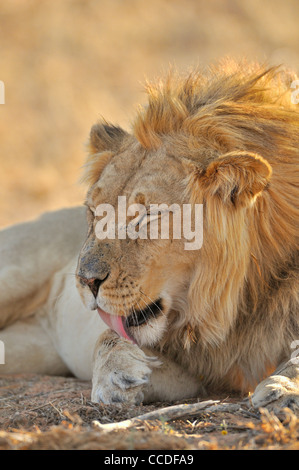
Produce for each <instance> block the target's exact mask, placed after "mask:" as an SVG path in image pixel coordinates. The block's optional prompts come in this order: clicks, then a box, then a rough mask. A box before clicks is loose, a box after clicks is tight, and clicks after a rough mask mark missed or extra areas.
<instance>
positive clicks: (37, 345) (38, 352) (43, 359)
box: [0, 316, 68, 375]
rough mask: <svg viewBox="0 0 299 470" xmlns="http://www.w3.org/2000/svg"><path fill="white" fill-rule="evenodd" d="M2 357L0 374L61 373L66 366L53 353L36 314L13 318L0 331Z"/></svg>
mask: <svg viewBox="0 0 299 470" xmlns="http://www.w3.org/2000/svg"><path fill="white" fill-rule="evenodd" d="M0 340H1V342H2V346H3V345H4V360H5V363H4V364H1V362H3V360H1V361H0V374H21V373H33V374H46V375H65V374H66V373H67V372H68V369H67V367H66V366H65V364H64V363H63V362H62V360H61V358H60V357H59V355H58V354H57V352H56V350H55V348H54V347H53V344H52V342H51V339H50V337H49V336H48V334H47V333H46V331H45V330H44V329H43V328H42V326H41V325H40V323H39V319H38V317H36V316H35V317H30V318H27V319H24V320H19V321H16V322H15V323H14V324H13V325H10V326H8V327H7V328H4V329H3V330H1V331H0Z"/></svg>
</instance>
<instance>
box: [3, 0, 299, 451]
mask: <svg viewBox="0 0 299 470" xmlns="http://www.w3.org/2000/svg"><path fill="white" fill-rule="evenodd" d="M298 20H299V2H298V0H285V1H281V0H245V1H244V0H212V1H209V2H207V1H205V0H187V2H186V1H184V2H183V1H181V0H171V1H170V0H151V1H150V2H148V1H147V0H98V1H96V0H64V1H63V2H62V1H61V0H44V1H43V2H41V1H39V0H10V1H5V2H2V3H1V5H0V25H1V27H0V44H1V55H0V80H2V81H3V82H4V83H5V99H6V103H5V105H0V114H1V124H0V170H1V171H0V226H5V225H7V224H10V223H14V222H18V221H22V220H25V219H29V218H32V217H34V216H36V215H38V214H39V213H41V212H43V211H44V210H51V209H55V208H59V207H63V206H66V205H74V204H78V203H81V201H82V198H83V194H84V188H82V187H80V186H79V185H78V184H77V181H78V178H79V175H80V167H81V165H82V164H83V161H84V142H85V140H86V137H87V135H88V132H89V128H90V126H91V125H92V124H93V123H94V122H95V121H96V120H97V119H98V118H99V117H100V116H104V117H105V118H106V119H107V120H109V121H112V122H114V123H118V124H120V125H122V126H124V127H125V128H128V127H129V126H130V120H131V116H132V115H133V113H134V110H135V108H136V106H137V104H138V103H140V102H143V100H144V95H143V90H142V84H143V82H144V79H145V77H155V76H157V75H159V74H160V73H161V72H163V71H165V70H166V69H167V68H168V65H169V64H176V66H177V67H178V68H179V69H184V68H186V67H190V66H192V65H194V64H195V65H197V64H203V65H205V64H207V63H209V62H210V61H213V60H216V59H217V58H219V57H222V56H223V55H232V56H235V57H244V56H246V57H248V58H249V59H258V60H262V61H268V62H269V63H271V64H272V63H276V64H277V63H286V64H287V65H288V66H290V67H292V68H295V69H297V71H298V63H299V61H298V59H299V49H298V44H299V28H298ZM0 372H1V369H0ZM89 397H90V384H89V383H84V382H80V381H79V380H76V379H74V378H61V377H60V378H59V377H58V378H49V377H37V376H29V377H28V376H27V377H26V376H15V377H3V376H2V377H0V428H1V431H0V449H48V448H51V449H89V448H90V449H216V448H217V449H219V448H221V449H256V448H258V449H264V448H267V449H272V448H273V449H284V448H297V449H298V434H299V421H298V419H297V418H296V417H295V416H294V415H293V414H292V413H290V412H286V414H284V415H283V416H282V417H281V420H279V419H278V418H277V417H274V416H272V415H269V414H267V412H265V411H264V412H262V414H259V413H256V412H254V413H253V412H252V410H250V409H249V410H247V414H246V411H244V410H243V411H242V412H240V410H238V411H236V412H234V413H233V412H223V413H219V412H218V413H211V412H210V413H205V412H202V413H199V414H198V416H196V417H194V416H193V417H192V418H191V417H190V419H188V417H186V419H184V420H175V421H171V422H165V421H163V420H162V421H158V422H157V421H155V422H144V423H142V424H140V426H138V427H136V429H134V430H127V431H109V432H108V431H107V432H103V431H102V430H100V429H97V428H95V427H94V426H93V424H92V422H93V420H99V421H101V422H102V423H105V422H115V421H120V420H122V419H126V418H130V417H133V416H136V415H139V414H142V413H144V412H145V411H150V410H152V409H154V408H156V407H157V406H162V404H157V405H156V406H152V407H142V406H141V407H137V408H136V407H135V408H130V407H129V408H126V409H123V408H117V407H115V406H114V407H112V406H100V405H94V404H92V403H91V402H90V401H89ZM222 398H224V397H222ZM225 401H226V403H237V399H236V398H235V399H233V398H231V399H226V400H225ZM163 405H165V404H163Z"/></svg>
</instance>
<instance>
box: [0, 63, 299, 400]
mask: <svg viewBox="0 0 299 470" xmlns="http://www.w3.org/2000/svg"><path fill="white" fill-rule="evenodd" d="M295 78H296V77H295V75H292V74H289V73H280V72H278V71H277V70H274V69H271V70H270V71H268V72H266V71H265V70H264V69H263V68H261V67H259V66H252V67H249V66H243V67H242V66H241V67H239V66H236V65H235V64H232V63H228V64H227V63H226V64H222V66H220V67H218V68H216V69H212V70H211V71H210V72H209V73H207V74H206V75H200V74H198V73H196V74H191V75H190V76H189V77H187V79H179V80H176V79H173V78H170V79H169V80H168V81H167V82H166V84H164V85H163V86H156V87H155V86H152V87H149V90H148V91H149V105H148V107H147V108H146V109H145V110H144V111H143V112H141V113H140V114H139V115H138V117H137V119H136V121H135V124H134V135H133V136H132V135H129V134H127V133H125V132H124V131H122V130H120V129H119V128H116V127H110V128H109V127H108V126H106V125H104V126H103V125H102V126H99V127H95V128H93V131H92V133H91V144H90V150H91V156H90V157H89V159H88V162H87V170H86V175H85V179H86V181H87V182H88V183H89V184H90V186H91V187H90V190H89V192H88V197H87V204H88V206H89V207H91V209H92V210H93V211H94V208H95V207H96V206H97V205H98V204H100V203H101V202H110V203H111V204H112V205H114V206H115V204H116V200H117V196H118V195H120V193H121V194H125V195H126V196H127V197H128V198H129V201H130V202H140V201H141V200H142V201H143V200H150V202H158V203H160V202H167V203H169V204H170V203H172V202H173V203H174V202H177V200H178V201H179V202H180V203H181V204H184V203H187V202H188V201H191V203H192V204H195V203H202V204H204V210H205V212H204V243H203V247H202V249H201V250H199V251H198V252H196V253H189V252H183V251H182V249H181V245H179V243H177V244H176V243H173V244H171V245H170V244H169V243H168V242H166V241H165V240H160V242H159V243H160V245H158V244H157V242H156V243H153V244H151V245H149V244H147V245H145V244H144V245H138V243H135V241H134V244H133V242H132V243H131V242H130V243H125V242H124V241H119V240H118V241H113V242H111V243H108V244H107V243H106V244H105V245H103V244H102V245H100V244H99V242H98V241H97V240H96V238H95V237H94V234H93V232H92V230H91V227H92V226H93V224H94V222H93V221H92V220H90V222H89V224H90V231H89V234H88V237H87V241H86V242H85V244H84V247H83V249H82V252H81V256H80V257H79V264H78V268H77V288H78V290H77V289H76V286H75V270H76V264H77V258H78V254H79V251H80V248H81V245H83V242H84V231H85V230H86V229H85V228H84V214H83V211H82V209H80V208H78V209H74V211H77V212H73V213H72V211H71V212H69V213H65V218H64V223H63V227H61V226H60V224H59V220H60V218H61V214H60V213H56V214H53V215H52V217H53V220H52V228H53V230H54V232H55V230H56V227H57V226H59V227H58V230H59V234H60V235H59V236H58V237H56V238H55V237H54V236H53V235H51V234H50V235H49V237H50V239H51V240H52V243H51V244H50V245H47V243H44V241H43V240H42V238H43V234H44V233H46V231H47V227H46V224H47V222H46V221H44V222H43V223H41V222H40V223H39V225H38V224H37V225H36V227H35V226H31V228H30V227H29V228H28V234H29V237H30V236H33V234H34V236H35V237H36V240H35V241H34V242H32V243H31V244H30V243H29V246H31V248H30V249H29V250H28V252H27V251H26V250H25V253H24V257H23V259H24V263H23V265H21V264H20V261H19V259H20V257H21V258H22V250H21V248H18V247H17V248H15V247H16V246H17V244H18V237H19V233H18V229H17V228H12V229H10V230H12V231H13V232H12V233H13V237H14V238H15V241H14V243H13V244H10V239H11V234H10V233H8V232H7V234H6V235H5V234H4V235H3V238H4V239H2V240H1V239H0V241H1V246H2V247H4V248H3V250H4V252H5V253H6V258H7V259H6V264H4V265H2V266H1V270H2V271H1V276H2V273H3V276H2V277H1V278H3V283H2V285H1V286H0V291H1V289H2V291H3V294H1V301H0V327H2V328H3V327H6V328H4V330H2V331H1V333H2V336H1V335H0V338H1V339H2V337H3V338H4V343H5V341H7V342H8V341H10V347H9V348H6V350H7V364H6V365H5V366H0V372H1V371H2V370H3V371H4V372H8V373H9V372H14V371H22V370H26V371H29V370H31V369H38V371H39V372H40V371H42V372H44V373H56V372H57V369H58V370H61V371H63V370H64V369H65V370H71V371H72V372H73V373H74V374H75V375H77V376H78V377H81V378H86V379H88V378H90V377H91V375H92V373H93V381H94V388H95V389H96V390H101V391H100V392H97V391H95V392H94V398H95V400H98V399H102V400H103V401H107V402H108V401H109V393H110V395H111V396H112V395H113V393H114V392H113V390H112V388H113V387H114V386H116V385H115V384H114V385H113V387H112V385H111V383H110V382H111V381H110V382H109V384H108V382H107V380H106V377H108V376H109V377H110V375H109V374H110V372H111V367H112V365H111V364H113V361H112V360H111V357H110V356H109V357H110V359H109V361H108V359H107V361H108V362H107V363H109V364H110V366H109V367H110V369H109V368H108V369H109V370H108V369H107V363H106V362H105V359H103V358H105V357H106V355H107V354H108V355H109V354H110V349H109V348H108V346H109V347H112V346H113V347H115V344H116V340H115V336H114V334H112V337H111V338H112V339H111V338H110V339H109V341H108V340H107V337H106V336H105V335H107V332H106V333H104V337H103V338H104V339H102V340H101V341H100V343H99V344H100V346H96V350H97V348H100V350H101V351H102V353H101V359H99V358H98V355H97V353H96V354H95V359H94V361H95V363H94V366H93V367H94V369H93V372H92V363H91V362H92V361H91V356H92V351H93V349H94V347H95V343H96V342H97V339H98V336H99V335H100V334H101V333H102V332H103V331H105V330H106V327H105V325H104V323H103V322H102V321H101V320H100V318H99V317H98V316H97V315H96V314H95V313H91V312H89V308H88V305H94V302H95V300H94V298H93V296H92V295H91V292H90V290H89V289H88V286H87V284H88V282H89V280H90V279H94V278H95V277H98V273H99V272H100V273H101V276H102V277H101V276H100V279H102V278H105V279H107V277H108V280H105V283H104V284H103V285H101V288H100V289H99V293H98V294H97V293H96V296H95V297H96V300H97V302H98V304H97V306H98V307H99V308H102V309H103V308H104V309H106V310H107V309H108V310H107V311H108V312H109V314H112V315H113V314H114V315H115V314H116V315H123V316H125V315H127V316H128V315H129V313H128V312H129V311H130V310H131V308H133V309H134V308H137V305H138V309H140V308H141V307H140V303H141V306H142V308H144V307H143V305H146V300H145V299H144V298H143V297H140V292H145V293H146V295H147V298H148V299H150V300H151V301H152V300H155V299H158V298H162V300H163V302H164V303H163V311H164V316H160V317H158V319H157V320H155V321H152V324H151V325H146V326H145V327H141V328H140V329H138V327H137V328H136V327H135V329H134V328H132V329H131V331H133V333H132V334H133V336H134V335H135V337H136V339H137V342H138V344H139V345H140V347H141V348H142V349H143V350H145V351H147V354H148V355H149V356H151V355H158V356H159V357H160V359H161V362H163V363H164V364H166V365H164V366H162V367H161V366H160V367H156V366H155V365H152V366H151V367H150V366H149V363H148V362H146V361H149V357H148V356H147V357H146V358H143V359H142V358H141V357H139V356H138V354H139V353H138V354H137V349H136V348H138V347H137V346H136V345H133V346H132V345H129V342H127V340H123V339H121V338H120V339H119V341H120V342H121V341H122V342H123V343H122V346H123V344H124V349H125V348H126V347H127V348H133V352H134V351H135V352H136V355H137V356H138V357H139V358H138V361H137V359H136V364H135V365H134V364H133V365H132V371H131V372H132V375H133V376H138V374H141V375H142V373H141V372H142V371H141V369H140V367H139V366H140V364H141V363H142V364H144V365H143V367H144V370H146V371H148V370H152V369H153V370H154V372H153V374H152V379H151V385H150V386H149V388H148V391H144V394H145V396H146V398H147V399H148V400H151V399H156V398H161V397H162V398H169V399H171V398H179V397H184V396H194V395H196V394H198V393H200V391H202V385H203V386H204V389H205V390H213V391H215V390H216V391H217V390H224V389H225V390H227V391H229V390H239V391H242V392H247V391H248V390H252V389H253V388H254V387H255V386H256V385H257V383H258V382H260V381H261V380H262V379H265V378H266V377H267V376H268V375H269V373H272V372H273V371H274V370H275V369H276V368H277V367H278V366H279V365H280V364H281V363H286V362H287V361H289V359H290V357H291V353H292V342H293V341H294V340H298V339H299V271H298V266H299V257H298V253H299V145H298V139H299V110H298V108H296V105H294V104H292V102H291V92H292V89H291V87H290V85H291V82H292V81H293V80H294V79H295ZM162 175H163V176H162ZM183 184H184V185H185V188H184V187H183ZM140 195H141V196H140ZM138 198H139V199H138ZM155 198H156V199H155ZM74 214H75V217H74ZM90 217H92V216H90ZM68 218H69V220H70V222H69V220H68ZM55 224H57V225H55ZM66 227H68V228H66ZM26 230H27V229H26ZM70 230H71V232H73V233H74V236H73V235H72V234H71V233H70ZM28 234H27V235H26V236H25V239H27V241H28ZM5 237H6V238H5ZM9 244H10V246H9ZM67 246H68V248H66V247H67ZM153 246H154V248H153ZM136 247H137V248H136ZM99 250H101V256H100V258H101V261H100V262H99V258H98V256H99V255H98V253H99ZM136 250H137V251H136ZM14 252H15V253H16V254H17V256H16V257H15V259H13V256H15V255H13V253H14ZM96 253H97V254H96ZM87 258H88V261H86V259H87ZM32 260H34V261H32ZM55 260H56V261H55ZM97 263H98V264H97ZM40 264H41V265H40ZM95 265H96V268H95ZM14 269H17V275H15V272H14ZM95 269H96V271H95ZM105 270H106V271H107V273H108V274H107V273H106V271H105ZM26 272H27V273H29V276H30V282H29V283H28V289H27V293H26V280H27V278H28V274H26ZM106 274H107V275H106ZM78 280H79V281H78ZM82 280H84V282H83V281H82ZM87 281H88V282H87ZM130 282H131V288H130ZM101 283H102V281H101ZM14 285H15V286H16V287H15V286H14ZM11 286H12V287H13V289H11ZM19 286H22V288H21V289H20V290H18V289H17V287H19ZM29 286H30V288H29ZM141 288H142V289H141ZM22 289H23V291H24V293H22V294H20V292H21V291H22ZM2 291H1V292H2ZM23 291H22V292H23ZM78 291H79V292H78ZM97 292H98V291H97ZM111 292H112V293H113V295H112V294H111ZM79 293H80V294H81V298H82V300H83V301H84V303H85V305H87V307H84V306H83V304H82V301H81V299H80V296H79ZM93 294H94V292H93ZM26 295H27V296H26ZM97 295H98V296H99V297H97ZM125 298H126V299H127V300H123V299H125ZM3 299H4V300H3ZM24 299H25V300H24ZM30 299H31V300H30ZM115 299H116V300H115ZM128 299H129V300H128ZM138 302H139V303H138ZM154 304H155V302H154ZM151 305H153V304H151ZM134 306H135V307H134ZM93 308H95V307H93ZM141 310H142V309H141ZM120 312H121V313H120ZM30 315H31V317H30ZM24 318H29V319H28V320H27V319H25V320H24ZM24 321H25V322H28V321H29V323H30V322H33V323H34V324H36V323H38V324H39V325H41V328H42V331H43V334H46V335H47V336H48V337H49V338H50V341H51V342H52V344H53V348H54V350H55V351H56V352H57V356H58V357H59V358H60V363H59V364H58V362H59V360H58V359H57V357H56V356H55V355H54V357H53V358H52V363H53V364H52V366H51V367H52V369H51V367H49V366H48V365H47V366H45V367H42V366H41V367H37V365H36V364H35V362H34V361H33V364H30V363H28V361H27V362H26V359H25V356H23V357H22V358H21V359H20V360H19V361H18V360H17V359H16V357H19V356H20V353H19V352H18V355H17V356H16V355H12V356H11V357H12V358H13V359H12V360H11V361H12V362H11V361H10V358H9V354H10V350H9V349H10V348H13V346H12V342H13V340H12V339H9V338H13V335H11V334H9V335H8V336H9V338H8V337H7V334H8V331H9V329H11V328H13V327H14V325H16V324H21V323H22V322H24ZM9 325H10V326H9ZM29 334H30V332H29ZM33 334H35V333H34V332H33ZM117 341H118V340H117ZM29 342H30V339H29ZM32 342H34V340H33V339H32ZM51 342H49V345H50V344H51ZM107 345H108V346H107ZM111 345H112V346H111ZM49 347H50V346H49ZM119 347H120V346H119ZM101 348H102V349H101ZM107 348H108V349H107ZM134 348H135V349H134ZM41 349H42V348H41ZM138 349H139V348H138ZM103 351H104V352H103ZM121 351H123V350H122V349H121ZM123 354H125V353H123ZM128 354H129V353H128ZM130 354H131V351H130ZM137 356H136V357H137ZM107 357H108V356H107ZM128 357H129V356H128ZM130 357H131V356H130ZM61 361H62V362H61ZM99 361H100V362H99ZM101 361H102V362H101ZM103 361H104V362H103ZM115 361H116V366H115V367H116V368H118V365H117V364H119V362H117V360H115ZM118 361H121V359H118ZM37 362H38V361H37ZM40 362H41V363H42V359H41V360H40ZM63 363H64V364H65V366H66V367H65V366H64V365H63ZM124 363H126V360H125V359H124ZM145 363H146V365H145ZM55 364H56V366H55ZM31 366H32V367H31ZM55 367H56V368H55ZM59 367H60V369H59ZM127 367H129V365H128V366H127ZM163 367H164V369H163ZM177 367H179V368H182V369H181V370H184V371H185V372H184V374H185V373H186V374H188V377H189V379H186V377H185V375H184V374H182V376H181V384H178V382H177V385H176V381H175V379H174V375H175V374H176V373H177V369H176V368H177ZM2 368H3V369H2ZM142 370H143V369H142ZM144 370H143V376H145V375H146V374H148V375H149V374H150V372H144ZM292 370H293V369H292ZM33 371H34V370H33ZM95 371H96V372H95ZM103 371H105V377H104V372H103ZM167 371H168V372H167ZM169 371H170V372H169ZM164 373H165V374H167V373H169V374H170V375H171V377H172V378H171V379H170V380H169V384H168V387H166V388H167V390H166V391H165V390H164V388H165V383H164V382H165V378H163V377H162V375H163V374H164ZM292 374H293V372H292ZM95 376H96V377H95ZM285 376H287V377H289V376H290V373H286V374H285ZM97 377H99V379H98V378H97ZM185 380H189V390H188V391H186V390H185ZM296 380H297V379H296ZM112 382H113V381H112ZM113 383H114V382H113ZM136 383H137V384H138V387H139V386H141V385H142V386H143V385H144V384H143V382H142V380H141V379H140V380H139V381H138V380H137V382H136ZM111 387H112V388H111ZM118 387H119V388H120V389H122V390H127V388H128V387H125V386H124V385H123V383H122V385H119V384H118ZM138 387H137V388H138ZM176 387H177V393H176V392H175V388H176ZM162 389H163V390H162ZM170 389H172V391H170ZM173 390H174V391H173ZM292 390H293V389H292ZM117 393H118V395H117V397H118V398H117V399H118V400H121V398H120V396H119V393H120V392H119V391H118V392H117ZM124 393H127V392H124ZM128 393H129V392H128ZM259 393H260V392H259ZM259 396H260V395H259ZM298 396H299V392H298ZM99 397H101V398H99ZM103 397H105V398H103ZM107 397H108V398H107ZM112 401H113V400H112ZM116 401H117V400H116ZM261 402H262V400H261Z"/></svg>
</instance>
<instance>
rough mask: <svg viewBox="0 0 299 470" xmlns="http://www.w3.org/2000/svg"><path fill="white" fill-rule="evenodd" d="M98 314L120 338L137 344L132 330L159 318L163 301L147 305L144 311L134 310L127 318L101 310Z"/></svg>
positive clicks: (99, 309)
mask: <svg viewBox="0 0 299 470" xmlns="http://www.w3.org/2000/svg"><path fill="white" fill-rule="evenodd" d="M98 313H99V315H100V317H101V318H102V320H103V321H104V322H105V323H106V324H107V325H108V326H109V328H111V329H112V330H114V331H115V332H116V333H117V334H118V335H119V336H122V337H123V338H126V339H128V340H129V341H133V342H134V343H136V341H135V339H134V337H133V336H132V332H131V328H132V327H139V326H141V325H143V324H145V323H148V322H149V321H150V320H151V319H155V318H157V317H158V316H159V315H161V314H162V313H163V305H162V300H161V299H158V300H156V301H155V302H152V303H151V304H149V305H147V306H146V307H145V308H144V309H139V310H137V309H132V310H131V312H130V314H129V315H128V316H127V317H125V316H121V315H111V314H109V313H107V312H105V311H104V310H102V309H101V308H98Z"/></svg>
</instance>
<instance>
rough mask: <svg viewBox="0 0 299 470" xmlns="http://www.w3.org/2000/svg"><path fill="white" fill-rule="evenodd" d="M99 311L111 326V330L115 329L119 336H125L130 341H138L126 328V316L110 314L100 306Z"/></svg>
mask: <svg viewBox="0 0 299 470" xmlns="http://www.w3.org/2000/svg"><path fill="white" fill-rule="evenodd" d="M98 313H99V315H100V317H101V319H102V320H103V321H104V322H105V323H106V325H108V326H109V328H111V330H114V331H115V332H116V333H117V334H118V335H119V336H122V337H123V338H125V339H128V340H129V341H133V343H136V341H135V340H134V339H133V338H132V337H131V336H130V335H129V334H128V332H127V330H126V327H125V322H126V318H125V317H122V316H120V315H110V314H109V313H107V312H105V311H104V310H102V309H101V308H98Z"/></svg>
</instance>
